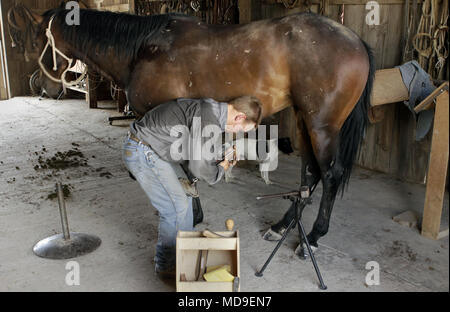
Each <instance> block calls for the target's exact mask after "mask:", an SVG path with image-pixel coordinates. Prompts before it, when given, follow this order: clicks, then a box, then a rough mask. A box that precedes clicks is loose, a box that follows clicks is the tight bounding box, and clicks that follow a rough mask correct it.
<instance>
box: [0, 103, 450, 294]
mask: <svg viewBox="0 0 450 312" xmlns="http://www.w3.org/2000/svg"><path fill="white" fill-rule="evenodd" d="M101 104H102V105H103V106H104V109H91V110H90V109H88V108H87V105H86V103H85V102H84V101H77V100H65V101H58V102H56V101H53V100H42V101H40V100H38V99H37V98H15V99H12V100H9V101H3V102H0V129H1V130H0V291H173V290H174V288H173V286H171V285H167V284H165V283H163V282H161V281H159V280H158V279H157V277H156V276H155V275H154V273H153V261H152V259H153V256H154V246H155V242H156V235H157V225H158V216H157V214H156V211H155V209H154V208H152V207H151V206H150V204H149V202H148V201H147V199H146V198H145V196H144V193H143V191H142V190H141V189H140V188H139V187H138V185H137V183H136V182H134V181H132V180H131V179H130V178H129V177H128V174H127V172H126V171H125V169H124V166H123V165H122V161H121V151H120V149H121V144H122V140H123V138H124V136H125V133H126V132H127V128H128V123H126V122H122V124H120V123H118V125H117V126H110V125H109V124H108V123H107V122H106V119H107V117H108V116H110V115H114V114H117V113H115V110H114V109H113V108H112V107H111V104H108V103H101ZM74 147H77V148H78V149H79V150H80V151H81V152H82V153H83V154H84V157H85V158H86V159H87V161H86V162H87V165H86V166H80V167H76V168H69V169H66V170H60V171H59V172H56V171H55V172H52V171H51V170H35V169H34V167H35V166H36V165H38V164H39V162H38V158H39V155H40V156H42V157H44V158H46V157H51V156H52V155H54V154H55V153H57V152H65V151H68V150H72V149H74ZM44 148H45V151H44V150H43V149H44ZM94 157H95V158H94ZM298 172H299V159H298V157H295V156H281V157H280V164H279V168H278V170H277V171H275V172H273V173H271V174H270V177H271V179H272V181H273V182H275V184H273V185H265V184H264V182H263V180H262V179H261V178H260V177H259V173H258V171H256V170H250V169H249V168H237V169H235V170H234V174H235V176H236V178H235V180H234V182H233V183H229V184H226V183H224V182H221V183H220V184H218V185H215V186H212V187H210V186H207V185H205V184H203V183H202V184H201V185H200V191H201V194H202V203H203V206H204V211H205V222H204V223H203V224H201V225H200V226H199V228H200V229H204V228H206V227H208V228H210V229H215V230H223V229H224V221H225V219H227V218H230V217H231V218H233V219H234V220H235V221H236V227H237V229H239V231H240V235H241V281H242V291H318V288H317V279H316V276H315V273H314V270H313V267H312V264H311V262H310V261H302V260H300V259H298V258H297V257H296V256H295V255H294V253H293V249H294V248H295V246H296V242H297V237H296V235H291V236H290V237H289V238H288V240H287V242H286V243H285V245H284V246H282V247H281V248H280V250H279V252H278V254H277V256H276V257H275V258H274V259H273V262H272V263H271V264H270V266H269V267H268V269H267V270H266V273H265V275H264V277H262V278H257V277H255V276H254V272H255V270H256V269H257V268H259V267H260V266H261V265H262V264H263V263H264V261H265V260H266V258H267V256H268V255H269V253H270V251H271V250H272V248H273V247H274V246H275V243H273V242H266V241H264V240H262V239H261V235H262V233H263V232H264V231H265V230H266V229H267V228H268V226H269V224H271V223H272V222H274V221H278V220H279V218H281V216H282V215H283V213H284V212H285V210H286V209H287V208H288V206H289V203H288V202H287V201H284V200H282V199H273V200H267V201H261V202H259V201H256V200H255V195H257V194H270V193H277V192H283V191H288V190H292V189H295V188H297V186H298V180H299V177H298V174H297V173H298ZM57 179H61V180H62V181H63V182H64V183H66V184H70V185H71V197H70V198H68V199H67V201H66V205H67V208H68V215H69V223H70V225H71V229H72V231H78V232H87V233H92V234H96V235H98V236H99V237H100V238H101V239H102V245H101V246H100V248H99V249H98V250H96V251H95V252H93V253H91V254H88V255H85V256H82V257H80V258H78V259H76V261H78V263H79V264H80V273H81V275H80V277H81V280H80V282H81V285H80V286H67V285H66V283H65V278H66V274H67V273H68V271H67V270H66V268H65V266H66V263H67V261H65V260H61V261H60V260H46V259H41V258H38V257H36V256H35V255H34V254H33V252H32V247H33V245H34V244H35V243H36V242H37V241H39V240H40V239H42V238H45V237H47V236H50V235H53V234H55V233H60V232H61V226H60V219H59V213H58V206H57V202H56V200H50V199H47V197H48V196H49V194H50V193H52V192H53V190H54V185H55V182H56V181H57ZM320 192H321V190H320V188H319V189H318V191H317V192H316V193H315V195H314V199H313V205H312V206H309V207H307V209H305V212H304V219H303V220H304V223H305V226H306V227H307V229H308V230H309V229H310V228H311V225H312V223H313V221H314V219H315V216H316V214H317V208H318V203H319V195H320ZM424 192H425V188H424V187H423V186H421V185H414V184H408V183H403V182H400V181H397V180H395V179H393V178H391V177H389V176H387V175H384V174H380V173H376V172H372V171H367V170H363V169H359V168H357V169H356V170H355V172H354V175H353V177H352V180H351V184H350V188H349V191H348V192H347V193H346V194H345V195H344V197H343V198H342V199H340V198H339V199H337V201H336V204H335V208H334V211H333V215H332V219H331V225H330V231H329V233H328V235H327V236H325V237H324V238H323V239H322V240H321V241H320V248H319V250H318V251H317V253H316V256H317V260H318V263H319V265H320V268H321V270H322V273H323V277H324V280H325V282H326V284H327V285H328V289H329V291H448V290H449V239H448V237H447V238H444V239H442V240H440V241H432V240H428V239H425V238H423V237H422V236H420V235H419V233H418V230H417V229H410V228H407V227H404V226H401V225H399V224H397V223H395V222H394V221H392V217H393V216H395V215H397V214H399V213H401V212H403V211H405V210H409V209H411V210H414V211H417V212H419V213H420V212H421V210H422V205H423V201H424ZM444 210H445V213H444V217H443V227H447V228H448V199H447V200H446V206H445V209H444ZM369 261H377V262H378V263H379V265H380V270H381V272H380V285H378V286H367V285H365V277H366V274H367V273H368V272H369V271H368V270H366V268H365V266H366V263H367V262H369Z"/></svg>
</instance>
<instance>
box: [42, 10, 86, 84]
mask: <svg viewBox="0 0 450 312" xmlns="http://www.w3.org/2000/svg"><path fill="white" fill-rule="evenodd" d="M54 18H55V16H52V17H51V18H50V22H49V23H48V27H47V30H46V31H45V35H46V36H47V38H48V40H47V44H46V45H45V48H44V50H43V51H42V54H41V56H40V57H39V59H38V63H39V66H40V67H41V69H42V72H43V73H44V74H45V75H46V76H47V77H48V78H49V79H50V80H52V81H54V82H57V83H62V84H63V85H64V86H69V87H71V86H75V85H78V84H79V83H80V82H81V81H82V80H83V79H84V78H85V77H86V75H87V67H86V66H85V67H84V70H83V72H82V73H81V76H80V77H78V78H77V79H76V80H73V81H70V82H69V81H67V80H66V74H67V72H68V71H69V70H70V69H71V68H72V67H71V66H72V65H73V59H72V58H70V57H68V56H67V55H65V54H64V53H63V52H61V51H60V50H59V49H58V48H57V47H56V44H55V37H53V34H52V31H51V28H52V23H53V19H54ZM49 47H50V48H51V49H52V60H53V71H55V72H56V71H57V70H58V63H57V62H56V54H59V55H60V56H61V57H62V58H64V59H65V60H66V61H67V62H68V65H67V68H66V69H65V70H64V72H63V73H62V74H61V78H60V79H58V78H55V77H53V76H52V75H51V74H50V73H49V72H48V71H47V69H46V68H45V66H44V64H43V63H42V59H43V58H44V55H45V53H46V52H47V49H48V48H49Z"/></svg>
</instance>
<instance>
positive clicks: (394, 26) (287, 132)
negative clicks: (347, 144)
mask: <svg viewBox="0 0 450 312" xmlns="http://www.w3.org/2000/svg"><path fill="white" fill-rule="evenodd" d="M241 1H243V4H244V2H247V4H248V3H249V2H252V3H251V8H250V9H249V8H247V11H250V12H251V13H250V14H248V15H251V17H250V20H257V19H264V18H273V17H280V16H284V15H288V14H292V13H295V12H301V11H305V10H306V8H305V7H297V8H294V9H286V8H285V7H284V6H283V5H282V4H264V3H262V2H261V1H256V2H255V0H241ZM311 2H314V1H311ZM315 3H317V1H315ZM330 3H345V10H344V11H345V17H344V25H346V26H347V27H349V28H350V29H352V30H353V31H355V32H356V33H357V34H358V35H359V36H360V37H361V38H362V39H363V40H365V41H366V42H367V43H368V44H369V45H370V46H371V47H372V48H373V50H374V54H375V58H376V62H377V69H383V68H392V67H394V66H396V65H400V64H401V56H402V53H401V51H402V36H403V33H402V30H403V17H404V5H403V4H402V3H403V1H402V0H384V1H379V3H381V4H380V25H378V26H368V25H367V24H366V23H365V16H366V14H367V12H368V11H367V10H366V9H365V5H364V2H361V1H360V0H341V1H339V0H333V1H330ZM351 3H361V4H351ZM339 7H340V4H330V5H329V6H328V14H327V16H328V17H330V18H332V19H334V20H336V21H339ZM310 9H311V11H312V12H316V13H317V12H318V10H319V5H318V4H313V5H311V7H310ZM244 22H245V21H244ZM374 113H375V115H377V116H382V118H380V119H382V120H381V121H380V122H378V123H375V124H371V125H370V126H369V128H368V130H367V134H366V137H365V139H364V142H363V146H362V148H361V150H360V153H359V155H358V159H357V164H358V165H360V166H362V167H365V168H368V169H372V170H376V171H380V172H385V173H389V174H392V175H394V176H396V177H397V178H399V179H401V180H405V181H410V182H416V183H423V182H424V179H425V174H426V169H427V166H428V158H429V151H430V143H431V136H430V135H428V136H427V137H426V138H425V139H424V140H422V141H421V142H415V140H414V136H415V121H414V118H413V117H412V114H411V113H410V112H409V110H408V109H407V108H406V106H405V105H403V103H396V104H389V105H385V106H383V107H380V108H377V110H376V111H374ZM278 118H279V120H280V126H281V128H280V129H279V132H280V137H282V136H289V137H291V141H292V142H293V145H294V148H297V149H298V142H296V141H295V140H293V139H292V138H294V137H295V136H296V124H295V119H294V114H293V110H292V108H287V109H286V110H284V111H282V112H281V113H280V114H279V116H278Z"/></svg>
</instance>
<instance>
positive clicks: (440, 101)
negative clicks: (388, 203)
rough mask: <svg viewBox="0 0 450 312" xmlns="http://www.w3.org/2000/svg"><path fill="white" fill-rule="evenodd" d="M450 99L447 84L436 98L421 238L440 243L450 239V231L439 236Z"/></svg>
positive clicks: (445, 172)
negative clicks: (443, 238) (447, 236)
mask: <svg viewBox="0 0 450 312" xmlns="http://www.w3.org/2000/svg"><path fill="white" fill-rule="evenodd" d="M448 99H449V98H448V84H447V91H443V92H442V93H441V94H440V95H438V96H437V98H436V109H435V113H434V127H433V138H432V142H431V154H430V162H429V166H428V175H427V190H426V194H425V205H424V210H423V220H422V235H423V236H425V237H428V238H431V239H439V238H441V237H443V236H446V235H448V230H446V231H443V232H442V233H441V232H440V227H441V215H442V206H443V203H444V195H445V182H446V177H447V166H448V156H449V108H448V106H449V103H448Z"/></svg>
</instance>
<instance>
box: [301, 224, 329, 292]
mask: <svg viewBox="0 0 450 312" xmlns="http://www.w3.org/2000/svg"><path fill="white" fill-rule="evenodd" d="M298 226H299V229H300V231H301V233H302V236H303V241H304V242H305V244H306V247H307V248H308V253H309V256H310V257H311V261H312V263H313V266H314V270H316V274H317V277H318V278H319V282H320V285H319V288H320V289H322V290H326V289H327V286H326V285H325V284H324V282H323V279H322V274H320V270H319V266H318V265H317V262H316V257H314V253H313V251H312V249H311V246H310V245H309V242H308V238H307V237H306V232H305V229H304V228H303V223H302V221H301V220H300V218H299V219H298Z"/></svg>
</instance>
